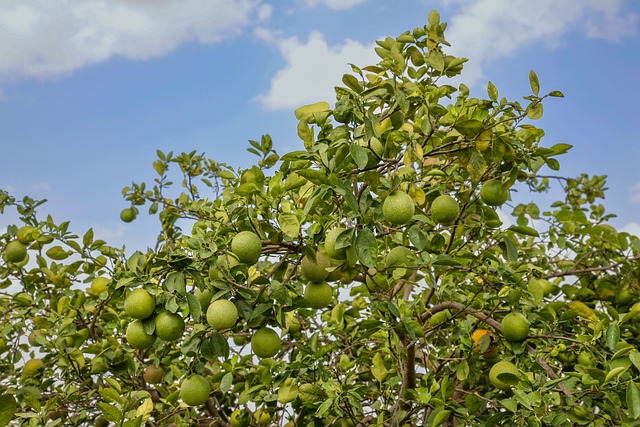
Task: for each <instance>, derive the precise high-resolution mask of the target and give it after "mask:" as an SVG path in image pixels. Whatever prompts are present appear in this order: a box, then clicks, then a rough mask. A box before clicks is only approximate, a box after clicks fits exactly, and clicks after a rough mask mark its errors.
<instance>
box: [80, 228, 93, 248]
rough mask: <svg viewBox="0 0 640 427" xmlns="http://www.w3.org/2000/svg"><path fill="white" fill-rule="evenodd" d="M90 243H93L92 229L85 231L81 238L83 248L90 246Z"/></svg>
mask: <svg viewBox="0 0 640 427" xmlns="http://www.w3.org/2000/svg"><path fill="white" fill-rule="evenodd" d="M91 243H93V228H90V229H89V230H87V232H86V233H84V236H83V237H82V244H83V245H84V246H85V247H87V246H89V245H91Z"/></svg>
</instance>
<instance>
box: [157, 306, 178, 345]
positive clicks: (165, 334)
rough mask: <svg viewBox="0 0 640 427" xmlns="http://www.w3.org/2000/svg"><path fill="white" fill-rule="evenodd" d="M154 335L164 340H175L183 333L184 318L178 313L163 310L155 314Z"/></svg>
mask: <svg viewBox="0 0 640 427" xmlns="http://www.w3.org/2000/svg"><path fill="white" fill-rule="evenodd" d="M155 322H156V335H157V336H158V338H160V339H163V340H165V341H176V340H178V339H180V338H181V337H182V334H183V333H184V327H185V325H184V319H183V318H182V316H180V315H179V314H175V313H170V312H168V311H163V312H161V313H160V314H158V315H157V316H156V319H155Z"/></svg>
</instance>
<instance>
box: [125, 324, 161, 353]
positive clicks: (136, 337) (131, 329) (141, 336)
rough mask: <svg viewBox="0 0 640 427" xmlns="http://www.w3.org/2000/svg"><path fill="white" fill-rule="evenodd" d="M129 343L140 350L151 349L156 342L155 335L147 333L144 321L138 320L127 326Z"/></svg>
mask: <svg viewBox="0 0 640 427" xmlns="http://www.w3.org/2000/svg"><path fill="white" fill-rule="evenodd" d="M126 337H127V342H128V343H129V345H131V347H133V348H137V349H138V350H144V349H145V348H149V347H151V346H152V345H153V343H155V342H156V336H155V335H149V334H147V333H146V332H145V330H144V326H143V325H142V320H140V319H136V320H134V321H133V322H131V323H129V326H127V333H126Z"/></svg>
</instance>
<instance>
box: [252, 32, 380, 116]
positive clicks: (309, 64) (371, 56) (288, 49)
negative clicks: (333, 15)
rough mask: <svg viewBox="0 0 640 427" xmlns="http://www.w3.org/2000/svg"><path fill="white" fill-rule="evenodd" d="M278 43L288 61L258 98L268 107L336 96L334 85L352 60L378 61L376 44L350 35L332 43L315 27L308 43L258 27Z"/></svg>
mask: <svg viewBox="0 0 640 427" xmlns="http://www.w3.org/2000/svg"><path fill="white" fill-rule="evenodd" d="M256 34H258V35H259V36H260V37H262V38H263V39H264V40H266V41H267V42H269V43H274V44H275V45H276V46H277V47H278V49H279V50H280V53H281V54H282V56H283V57H284V59H285V61H286V65H285V67H284V68H283V69H281V70H280V71H278V72H277V73H276V75H275V76H274V77H273V79H272V80H271V88H270V89H269V91H268V92H267V93H266V94H263V95H260V96H259V97H258V101H259V102H260V103H261V104H262V105H263V106H264V108H265V109H267V110H281V109H290V108H296V107H299V106H300V105H303V104H307V103H310V102H319V101H327V102H329V103H331V102H332V101H333V100H335V94H334V91H333V88H334V86H337V85H341V84H342V83H341V78H342V75H343V74H345V73H348V72H350V71H351V68H350V67H349V65H348V64H350V63H351V64H355V65H358V66H366V65H371V64H375V63H377V62H378V58H377V56H376V54H375V51H374V50H373V45H370V46H365V45H363V44H362V43H360V42H358V41H355V40H350V39H347V40H345V41H344V43H341V44H337V45H333V46H330V45H329V44H328V43H327V41H326V40H325V38H324V35H323V34H322V33H320V32H319V31H313V32H311V34H310V35H309V39H308V40H307V42H306V43H303V42H300V41H299V40H298V38H297V37H291V38H287V39H279V38H278V34H277V33H273V32H270V31H268V30H264V29H262V30H259V31H256Z"/></svg>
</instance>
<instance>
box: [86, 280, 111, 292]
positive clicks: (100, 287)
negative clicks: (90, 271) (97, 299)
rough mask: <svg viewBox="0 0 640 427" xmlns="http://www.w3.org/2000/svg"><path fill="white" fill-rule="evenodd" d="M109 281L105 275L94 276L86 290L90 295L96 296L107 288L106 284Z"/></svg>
mask: <svg viewBox="0 0 640 427" xmlns="http://www.w3.org/2000/svg"><path fill="white" fill-rule="evenodd" d="M108 283H109V279H107V278H106V277H96V278H95V279H93V281H92V282H91V286H90V287H89V289H88V292H89V293H90V294H92V295H95V296H98V295H100V294H101V293H102V292H105V291H106V290H107V284H108Z"/></svg>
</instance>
